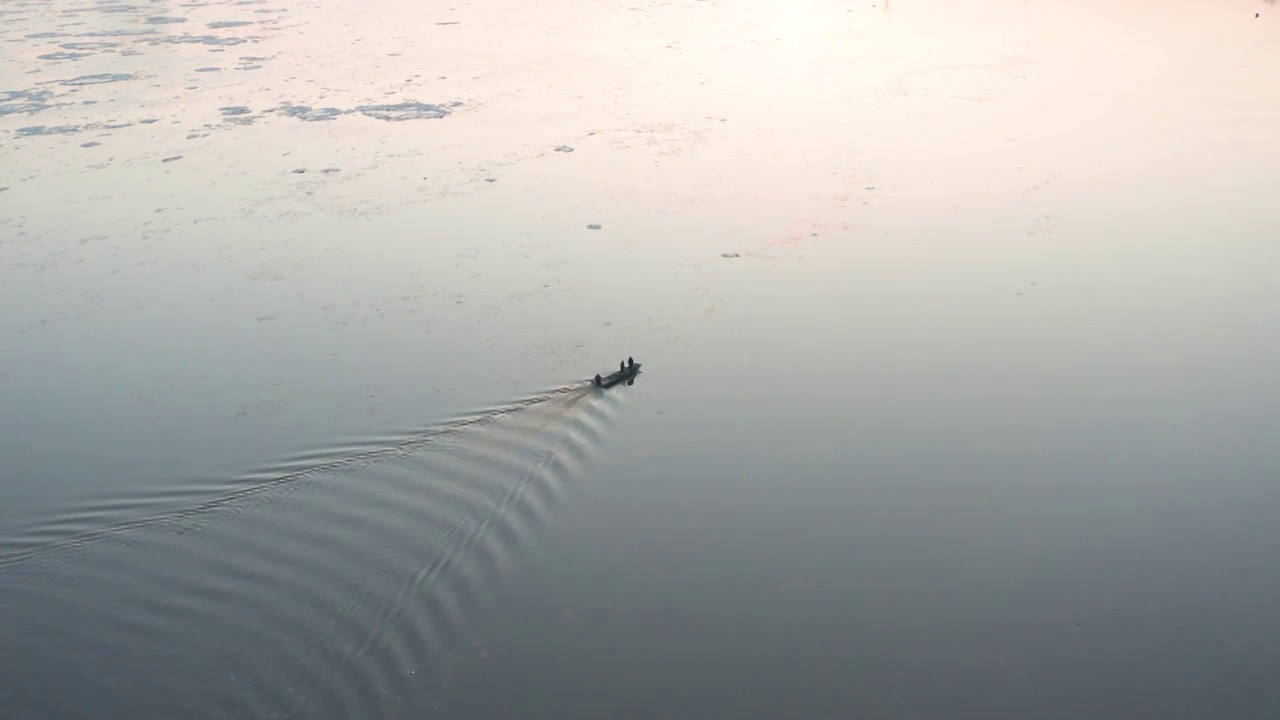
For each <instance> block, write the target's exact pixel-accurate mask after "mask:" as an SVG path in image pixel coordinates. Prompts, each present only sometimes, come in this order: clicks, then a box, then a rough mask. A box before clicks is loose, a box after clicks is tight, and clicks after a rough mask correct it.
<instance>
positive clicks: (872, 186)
mask: <svg viewBox="0 0 1280 720" xmlns="http://www.w3.org/2000/svg"><path fill="white" fill-rule="evenodd" d="M863 189H864V190H875V189H876V186H875V185H870V186H867V187H865V188H863Z"/></svg>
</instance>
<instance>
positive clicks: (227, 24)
mask: <svg viewBox="0 0 1280 720" xmlns="http://www.w3.org/2000/svg"><path fill="white" fill-rule="evenodd" d="M252 24H253V22H252V21H250V20H219V21H218V22H211V23H209V24H208V25H205V27H207V28H209V29H210V30H222V29H223V28H234V27H244V26H245V25H252Z"/></svg>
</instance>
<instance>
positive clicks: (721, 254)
mask: <svg viewBox="0 0 1280 720" xmlns="http://www.w3.org/2000/svg"><path fill="white" fill-rule="evenodd" d="M720 257H725V258H736V257H741V256H740V255H739V254H738V253H720Z"/></svg>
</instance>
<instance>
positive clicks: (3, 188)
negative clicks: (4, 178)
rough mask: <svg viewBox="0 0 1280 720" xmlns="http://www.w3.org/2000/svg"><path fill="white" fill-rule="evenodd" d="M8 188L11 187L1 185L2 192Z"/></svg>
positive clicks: (0, 190)
mask: <svg viewBox="0 0 1280 720" xmlns="http://www.w3.org/2000/svg"><path fill="white" fill-rule="evenodd" d="M8 189H9V186H8V185H6V186H4V187H0V192H4V191H5V190H8Z"/></svg>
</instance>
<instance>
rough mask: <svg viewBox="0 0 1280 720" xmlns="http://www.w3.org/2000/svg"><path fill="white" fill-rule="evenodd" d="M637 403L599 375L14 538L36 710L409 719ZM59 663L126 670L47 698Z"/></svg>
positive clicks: (12, 587) (17, 598) (20, 635)
mask: <svg viewBox="0 0 1280 720" xmlns="http://www.w3.org/2000/svg"><path fill="white" fill-rule="evenodd" d="M620 402H622V400H621V399H620V396H617V395H614V394H611V393H600V392H598V391H596V390H595V389H594V388H592V387H591V386H590V385H589V384H587V383H582V384H575V385H569V386H564V387H559V388H554V389H551V390H548V391H546V392H543V393H539V394H537V395H534V396H531V397H527V398H523V399H521V400H518V401H515V402H511V403H507V404H504V405H501V406H497V407H492V408H486V409H484V410H481V411H477V412H474V413H470V414H467V415H465V416H462V417H457V418H454V419H452V420H450V421H447V422H444V423H440V424H436V425H433V426H429V427H424V428H419V429H415V430H412V431H407V432H404V433H399V434H395V435H390V436H383V437H378V438H369V439H364V440H361V441H359V442H355V443H346V444H343V445H342V446H340V447H337V448H330V449H327V450H324V451H320V452H312V453H306V454H302V455H299V456H297V457H293V458H290V459H288V460H287V461H284V462H281V463H278V464H275V465H272V466H269V467H265V468H261V469H258V470H255V471H252V472H248V473H244V474H243V475H241V476H239V477H236V478H234V479H233V480H230V481H221V482H204V483H188V484H185V485H182V486H179V487H176V488H170V489H168V490H166V491H164V492H160V493H151V494H148V495H139V496H131V497H122V498H115V499H109V500H106V501H102V502H98V503H95V504H92V505H89V506H82V507H79V508H77V509H74V510H72V511H69V512H64V513H61V514H59V515H57V516H54V517H51V518H47V519H46V520H45V521H43V522H41V523H40V524H39V525H37V526H36V527H34V528H32V529H31V530H29V531H27V532H25V533H23V534H22V535H21V536H19V537H17V538H13V539H10V540H8V541H6V542H4V543H3V544H2V545H0V552H2V553H3V555H2V557H0V574H2V577H3V579H4V582H5V585H6V594H7V595H9V596H10V598H9V599H11V600H12V601H13V602H12V603H6V604H9V606H10V607H14V608H19V610H18V611H17V615H18V616H17V617H14V618H11V620H12V621H13V622H12V623H7V624H10V626H11V627H14V628H27V630H26V631H23V630H15V631H13V632H12V633H11V634H10V635H7V636H4V642H5V644H6V646H7V647H8V650H10V651H12V652H15V653H18V655H17V656H19V657H26V658H31V659H32V660H31V663H30V664H29V667H26V668H25V669H24V670H23V671H22V674H24V675H26V674H29V675H30V677H29V678H28V679H29V680H31V682H30V683H26V686H29V687H30V688H32V691H31V694H30V695H29V696H27V695H24V696H22V697H20V698H18V702H17V704H16V706H15V707H16V709H17V710H25V711H27V715H29V716H66V717H70V716H78V715H83V714H86V713H87V712H89V711H90V710H95V709H101V708H112V709H113V710H112V712H111V713H110V714H118V715H121V716H127V715H129V714H130V713H132V714H134V715H148V716H156V715H172V716H182V717H226V716H252V717H270V716H273V714H277V715H278V716H280V717H283V716H285V715H286V714H291V715H293V716H295V717H298V716H306V717H392V716H396V715H397V713H398V712H402V711H404V710H405V709H407V708H422V707H430V706H431V703H432V702H434V701H435V699H436V698H437V697H438V694H436V693H438V691H439V689H440V688H441V687H443V686H444V685H447V683H448V682H449V678H450V677H451V676H452V675H453V674H455V673H456V672H459V670H460V668H463V667H465V664H466V663H467V662H473V661H474V659H475V657H476V655H475V653H473V652H471V650H472V648H470V645H469V643H470V640H469V638H470V637H471V633H469V632H468V630H467V626H468V623H469V622H470V621H471V619H473V618H475V617H478V615H477V613H480V612H482V611H483V609H484V607H485V606H486V604H487V603H488V602H490V601H491V600H492V598H493V597H494V595H495V593H496V592H497V590H498V588H499V587H500V584H501V580H502V578H503V577H504V575H505V574H506V573H507V572H508V571H509V570H510V569H511V568H512V567H514V566H515V565H516V564H517V563H518V562H519V558H520V554H521V553H522V552H523V551H524V550H525V549H526V548H528V547H529V546H530V545H533V544H536V542H535V541H536V538H537V535H538V533H539V532H540V531H541V530H544V529H545V528H546V527H547V526H548V524H549V523H550V520H551V518H552V517H553V516H554V514H555V510H556V509H557V508H558V507H560V506H561V505H562V504H563V503H564V502H565V501H566V499H567V498H568V497H569V496H570V495H571V494H572V491H573V490H574V488H575V487H577V486H578V484H579V483H580V482H581V480H582V478H583V477H584V474H585V472H586V468H587V467H588V464H589V462H590V460H591V458H592V456H593V454H594V453H595V452H596V451H597V449H598V448H599V447H600V445H601V444H602V440H603V438H604V437H605V432H606V430H607V428H608V426H609V424H610V422H611V418H612V416H613V414H614V412H615V411H616V409H617V407H618V404H619V403H620ZM68 585H74V586H76V588H77V589H76V592H65V591H64V590H65V588H66V587H67V586H68ZM86 629H88V632H85V630H86ZM63 636H65V637H63ZM61 648H65V649H66V650H65V652H58V649H61ZM113 657H127V658H130V666H129V667H127V668H124V667H121V668H115V667H113V666H112V661H111V660H110V659H111V658H113ZM49 673H53V674H54V675H56V674H58V673H62V674H63V675H65V674H66V673H73V674H76V676H81V675H80V674H83V676H84V677H102V676H103V675H104V674H106V675H108V676H110V682H105V681H104V682H101V683H97V684H94V685H93V687H92V688H88V689H85V690H84V692H77V693H70V694H65V695H61V694H50V693H37V692H36V689H38V688H39V687H41V685H40V683H38V682H35V680H36V679H37V678H38V677H49V676H53V675H49ZM209 677H230V678H234V679H235V681H234V682H231V681H228V682H226V683H212V684H210V683H207V682H204V681H203V680H201V679H202V678H209ZM15 683H16V684H15V685H14V687H22V686H24V684H23V681H22V678H18V679H16V680H15ZM398 703H402V704H398ZM117 710H118V712H117Z"/></svg>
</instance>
